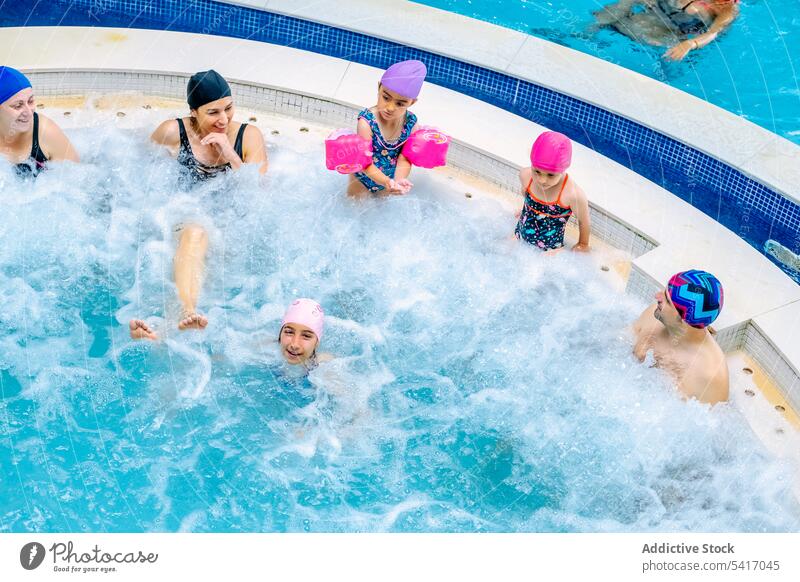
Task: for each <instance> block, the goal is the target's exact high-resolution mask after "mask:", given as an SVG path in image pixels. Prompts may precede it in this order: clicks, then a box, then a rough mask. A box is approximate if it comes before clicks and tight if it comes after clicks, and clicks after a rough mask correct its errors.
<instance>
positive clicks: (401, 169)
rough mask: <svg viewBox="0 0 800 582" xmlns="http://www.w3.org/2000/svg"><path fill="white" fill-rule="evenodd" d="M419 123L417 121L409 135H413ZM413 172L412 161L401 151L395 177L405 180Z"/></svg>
mask: <svg viewBox="0 0 800 582" xmlns="http://www.w3.org/2000/svg"><path fill="white" fill-rule="evenodd" d="M418 125H419V123H415V124H414V127H412V128H411V131H410V132H409V134H408V135H411V134H412V133H414V132H415V131H417V126H418ZM410 173H411V162H409V161H408V159H407V158H406V157H405V156H404V155H403V154H402V153H401V154H400V155H399V156H398V158H397V167H396V168H395V170H394V179H395V180H405V179H406V178H408V175H409V174H410Z"/></svg>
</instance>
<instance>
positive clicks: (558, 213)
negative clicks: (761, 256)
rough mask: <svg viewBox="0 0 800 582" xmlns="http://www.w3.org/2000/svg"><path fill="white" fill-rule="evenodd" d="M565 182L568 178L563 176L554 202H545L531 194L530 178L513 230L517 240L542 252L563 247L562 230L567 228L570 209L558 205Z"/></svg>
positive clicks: (531, 181)
mask: <svg viewBox="0 0 800 582" xmlns="http://www.w3.org/2000/svg"><path fill="white" fill-rule="evenodd" d="M567 180H569V176H564V183H563V184H561V190H559V192H558V198H556V201H555V202H545V201H543V200H539V199H538V198H536V196H534V195H533V192H531V185H533V178H531V180H530V182H528V187H527V188H526V189H525V205H524V206H523V207H522V213H521V214H520V216H519V222H518V223H517V228H516V229H514V234H515V235H516V237H517V238H521V239H522V240H524V241H525V242H527V243H530V244H532V245H534V246H535V247H538V248H540V249H542V250H543V251H550V250H553V249H560V248H561V247H563V246H564V229H565V228H566V227H567V221H568V220H569V217H570V216H572V209H571V208H570V207H569V206H562V205H561V204H560V202H561V195H562V194H563V193H564V187H565V186H566V185H567Z"/></svg>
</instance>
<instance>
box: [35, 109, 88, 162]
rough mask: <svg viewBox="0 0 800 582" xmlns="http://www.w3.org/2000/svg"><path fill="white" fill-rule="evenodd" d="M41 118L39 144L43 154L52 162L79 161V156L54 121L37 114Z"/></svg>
mask: <svg viewBox="0 0 800 582" xmlns="http://www.w3.org/2000/svg"><path fill="white" fill-rule="evenodd" d="M39 119H40V120H41V128H40V138H39V141H40V144H41V148H42V151H43V152H44V155H45V156H46V157H47V159H48V160H51V161H53V162H63V161H68V162H80V161H81V159H80V156H79V155H78V152H77V151H76V150H75V147H74V146H73V145H72V142H70V141H69V138H68V137H67V136H66V135H65V134H64V132H63V131H61V128H60V127H58V125H57V124H56V122H55V121H52V120H51V119H50V118H48V117H45V116H44V115H42V114H39Z"/></svg>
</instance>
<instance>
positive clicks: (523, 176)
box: [519, 166, 533, 188]
mask: <svg viewBox="0 0 800 582" xmlns="http://www.w3.org/2000/svg"><path fill="white" fill-rule="evenodd" d="M531 178H533V171H532V170H531V168H530V166H525V167H524V168H522V169H521V170H520V171H519V183H520V184H522V187H523V188H527V187H528V182H530V181H531Z"/></svg>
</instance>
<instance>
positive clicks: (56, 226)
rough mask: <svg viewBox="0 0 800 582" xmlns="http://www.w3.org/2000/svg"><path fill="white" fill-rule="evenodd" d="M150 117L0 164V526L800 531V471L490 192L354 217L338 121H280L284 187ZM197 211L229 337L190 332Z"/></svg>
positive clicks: (433, 180)
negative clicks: (298, 356)
mask: <svg viewBox="0 0 800 582" xmlns="http://www.w3.org/2000/svg"><path fill="white" fill-rule="evenodd" d="M44 111H45V112H46V113H48V114H50V115H53V116H54V117H55V118H56V119H58V120H59V121H61V120H62V119H66V118H62V117H59V116H58V114H59V113H60V110H51V109H45V110H44ZM125 112H126V115H125V116H124V117H116V116H115V115H114V112H113V111H105V112H100V113H98V112H96V111H92V110H91V109H90V108H87V109H80V110H73V114H72V115H71V116H70V117H69V118H68V123H65V125H66V126H68V127H69V134H70V137H71V138H73V139H74V142H75V144H76V146H77V147H78V149H79V151H81V152H82V154H83V158H84V163H83V164H81V165H77V166H76V165H71V164H64V165H60V166H58V165H57V166H55V167H53V168H52V169H51V170H49V171H48V172H46V173H44V174H43V175H42V176H41V177H40V178H39V179H37V180H36V181H33V182H30V181H28V182H25V181H21V180H18V179H17V178H15V177H14V176H13V174H12V172H11V170H10V169H9V168H8V166H7V165H2V166H0V190H1V191H2V192H3V202H2V203H3V206H4V210H5V213H6V215H7V220H6V221H5V224H4V228H3V230H2V244H1V245H0V279H1V283H0V326H1V327H0V348H2V349H0V371H1V372H2V375H1V376H0V380H2V382H1V383H0V388H2V397H1V398H0V466H2V467H3V483H4V487H3V488H2V490H0V501H1V503H0V507H2V508H3V509H2V510H1V513H0V531H15V532H21V531H113V532H116V531H651V530H652V531H691V530H703V531H707V530H712V531H762V530H767V531H796V530H797V528H798V525H800V518H798V511H797V508H796V507H795V505H794V502H793V501H792V499H793V497H792V495H791V494H790V491H791V486H792V478H793V475H794V472H795V470H796V467H795V466H794V465H793V464H792V463H791V462H790V461H788V460H786V459H781V458H777V457H775V456H773V455H772V454H770V453H769V452H768V451H767V450H766V449H765V448H764V447H763V446H762V445H761V443H760V442H759V440H758V439H757V438H755V437H754V436H753V435H752V433H751V431H750V429H749V427H748V425H747V422H746V421H745V420H744V419H743V418H742V416H741V415H740V414H739V412H738V411H737V410H736V409H735V408H733V407H725V406H721V407H716V408H715V409H710V408H709V407H706V406H702V405H700V404H698V403H696V402H683V401H681V400H680V399H679V398H678V397H677V396H676V395H675V392H674V390H673V388H672V387H671V386H670V385H669V382H668V381H667V379H666V378H665V377H664V376H663V374H662V373H661V372H660V371H658V370H655V369H651V368H647V367H644V366H642V365H639V364H638V363H637V362H636V361H635V359H634V358H633V357H632V355H631V353H630V349H631V341H630V338H629V336H628V332H627V331H626V326H627V325H628V324H629V323H630V322H631V321H632V320H633V319H634V318H635V317H636V316H637V315H638V313H639V312H640V310H641V309H642V308H643V305H641V304H639V303H637V302H636V301H635V300H634V299H632V298H630V297H627V296H625V295H623V294H620V293H618V292H617V291H616V290H615V289H613V288H612V285H611V284H610V283H609V281H608V279H607V278H604V277H605V275H603V274H602V273H601V272H600V271H599V269H597V265H596V264H595V263H594V262H593V260H592V258H591V257H585V256H577V255H572V254H570V253H561V254H559V255H556V256H545V255H541V254H539V253H538V252H537V251H535V250H534V249H531V248H529V247H527V246H525V245H521V244H519V243H518V242H516V241H512V240H509V238H510V235H511V232H512V230H513V223H514V218H513V216H512V215H511V213H509V212H508V210H507V209H506V208H505V207H504V206H503V205H502V204H501V203H500V202H499V201H497V200H496V199H495V198H493V197H491V196H488V195H485V194H483V193H481V192H480V191H477V190H475V188H474V184H471V185H469V187H468V188H469V190H470V192H474V193H475V195H474V196H473V197H472V198H465V197H464V195H463V194H464V189H465V188H467V187H466V186H465V185H464V184H462V183H461V182H459V180H457V179H452V178H448V176H447V174H444V173H430V172H429V173H424V172H421V171H417V172H415V173H414V175H413V176H412V179H413V180H414V182H415V183H416V184H417V186H416V188H415V189H414V191H413V193H412V194H411V195H409V196H405V197H391V198H385V199H368V200H361V201H354V200H350V199H348V198H346V197H345V196H344V195H343V189H344V178H342V177H341V176H339V175H337V174H335V173H332V172H327V171H326V170H325V169H324V163H323V145H322V138H324V135H326V134H327V132H328V130H329V128H314V127H312V128H311V131H309V132H306V133H300V132H298V131H297V128H298V127H299V126H298V124H296V123H294V122H290V121H288V120H283V119H278V118H275V119H273V118H269V119H266V118H261V116H259V119H260V121H259V125H260V127H261V128H262V130H263V131H264V133H265V134H266V136H267V139H268V141H269V143H270V162H271V169H270V172H269V175H268V178H267V179H266V182H265V183H264V184H263V186H261V185H259V180H258V176H257V174H256V171H255V168H245V169H244V170H243V171H241V172H239V173H236V174H230V175H226V176H224V177H222V178H218V179H216V180H214V181H213V182H211V183H208V184H203V185H201V186H199V187H197V188H195V189H192V190H190V189H187V188H185V187H183V186H181V185H180V184H179V171H178V167H177V165H176V164H175V162H174V161H173V160H171V159H169V158H168V157H167V156H166V155H165V154H164V153H163V152H160V151H158V150H157V149H156V148H154V147H152V146H150V145H149V144H148V143H147V136H148V133H149V131H150V129H151V128H153V127H155V125H156V124H157V122H158V121H159V120H161V119H164V118H166V117H168V116H169V115H170V114H171V113H170V112H166V111H164V110H143V109H130V110H125ZM175 113H176V114H178V113H180V112H179V111H176V112H175ZM275 128H277V129H278V130H279V132H280V133H279V134H278V135H272V134H271V132H270V130H272V129H275ZM189 221H191V222H197V223H200V224H202V225H204V226H205V227H206V228H207V230H208V232H209V239H210V244H209V253H208V261H207V266H208V273H207V277H206V280H205V284H204V288H203V293H202V297H201V302H200V305H199V308H200V310H202V311H203V312H204V313H206V314H207V315H208V317H209V326H208V328H207V330H206V331H205V332H204V333H198V332H186V333H179V332H177V330H176V329H175V327H176V324H177V313H178V306H177V300H176V297H175V287H174V284H173V283H172V281H171V273H172V256H173V253H174V248H175V233H174V232H173V229H174V226H175V225H176V224H179V223H185V222H189ZM298 296H306V297H313V298H315V299H317V300H319V301H320V302H321V303H322V305H323V306H324V307H325V309H326V314H327V315H328V318H327V328H326V334H325V340H324V345H323V350H324V351H326V352H330V353H332V354H334V355H335V356H336V358H335V359H334V360H333V361H331V362H328V363H325V364H322V365H321V366H320V367H319V368H317V369H316V370H314V371H312V373H311V374H310V375H308V376H307V377H306V376H303V375H302V374H299V373H298V371H297V370H295V369H292V368H289V367H287V366H285V365H284V364H283V363H282V361H281V358H280V356H279V354H278V351H277V349H276V346H275V338H276V336H277V332H278V328H279V325H280V317H281V315H282V312H283V309H284V307H285V306H286V305H287V304H288V303H289V301H290V300H291V299H293V298H295V297H298ZM132 317H140V318H147V319H148V321H150V322H151V324H152V325H153V326H154V327H156V328H157V331H158V332H159V333H160V334H161V335H162V336H165V337H166V339H165V340H164V341H161V342H158V343H149V342H133V341H131V340H130V339H129V338H128V335H127V320H128V319H130V318H132Z"/></svg>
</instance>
